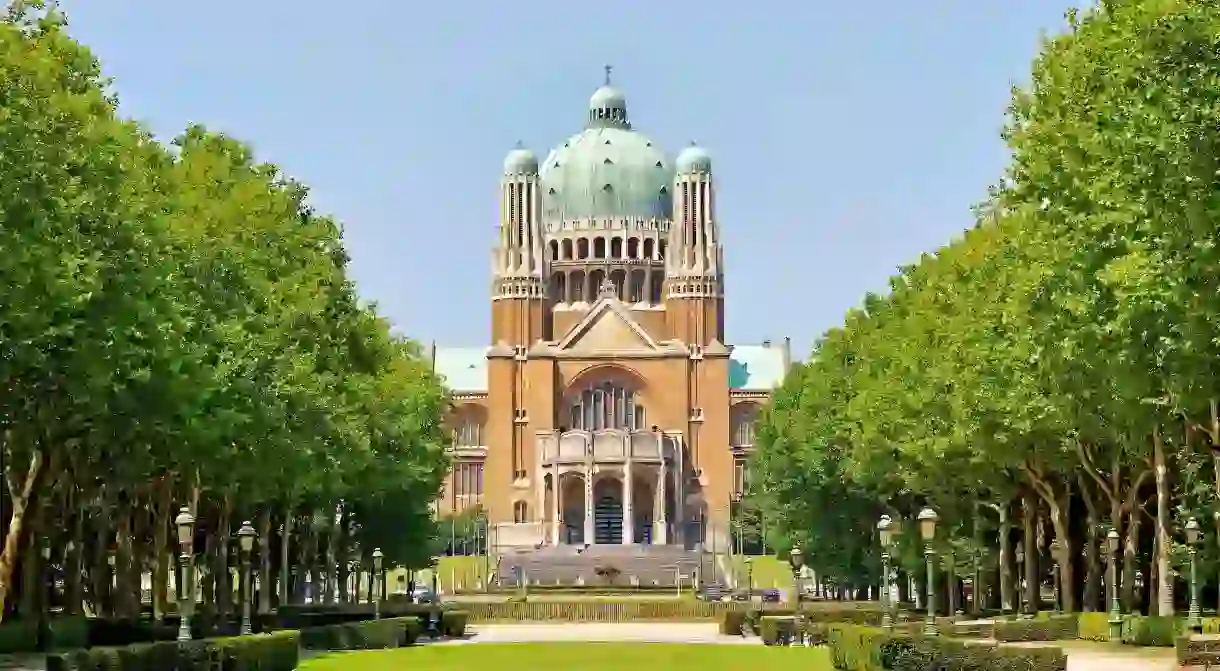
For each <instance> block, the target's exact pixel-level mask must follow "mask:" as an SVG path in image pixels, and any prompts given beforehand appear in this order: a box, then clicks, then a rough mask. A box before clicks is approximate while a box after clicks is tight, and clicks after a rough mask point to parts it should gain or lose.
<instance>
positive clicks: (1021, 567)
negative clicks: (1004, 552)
mask: <svg viewBox="0 0 1220 671" xmlns="http://www.w3.org/2000/svg"><path fill="white" fill-rule="evenodd" d="M1014 556H1015V557H1016V558H1017V619H1018V620H1021V619H1024V618H1025V617H1026V616H1027V615H1028V613H1027V612H1026V611H1027V610H1028V609H1027V608H1026V601H1025V542H1024V540H1022V542H1020V543H1017V551H1016V552H1015V553H1014Z"/></svg>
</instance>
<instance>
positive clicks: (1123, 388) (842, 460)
mask: <svg viewBox="0 0 1220 671" xmlns="http://www.w3.org/2000/svg"><path fill="white" fill-rule="evenodd" d="M1068 19H1069V21H1068V22H1069V26H1068V29H1067V30H1066V31H1065V32H1064V33H1063V34H1061V35H1059V36H1056V37H1054V38H1050V39H1047V40H1046V41H1044V43H1043V47H1042V50H1041V53H1040V55H1039V56H1038V57H1037V59H1036V61H1035V63H1034V66H1033V71H1032V77H1031V78H1030V82H1029V84H1028V85H1026V86H1024V87H1022V88H1018V89H1015V90H1014V93H1013V99H1012V104H1011V107H1010V110H1009V116H1008V119H1007V124H1006V129H1005V132H1004V137H1005V139H1006V141H1007V144H1008V146H1009V148H1010V150H1011V154H1012V157H1011V163H1010V165H1009V168H1008V170H1007V173H1006V175H1005V178H1004V179H1003V181H1002V182H1001V183H1000V184H999V185H997V186H996V187H995V188H994V189H993V190H992V193H991V194H990V196H989V198H988V199H987V202H986V203H985V205H983V206H981V207H979V208H978V210H977V225H975V226H974V227H973V228H971V229H970V230H969V231H967V232H966V233H965V235H964V236H962V237H961V238H960V239H957V240H955V241H953V242H952V243H951V244H949V245H947V246H945V247H944V248H942V249H940V250H938V251H937V252H935V253H932V254H926V255H924V256H923V257H922V258H921V259H920V260H919V261H918V262H917V263H915V264H913V265H910V266H908V267H904V268H902V269H901V272H900V273H899V274H898V275H897V276H896V277H894V278H893V279H892V280H891V291H890V292H889V294H888V295H887V296H875V295H869V296H867V297H866V298H865V300H864V304H863V306H862V307H861V308H859V309H857V310H854V311H852V312H851V313H849V314H848V315H847V318H846V320H845V323H844V324H843V326H841V327H838V328H835V329H832V330H831V331H829V332H828V333H826V334H825V336H824V337H823V338H821V340H820V341H819V342H818V344H817V345H816V347H815V350H814V352H813V354H812V357H811V360H810V361H809V362H808V363H807V364H804V365H802V366H799V367H797V368H796V370H795V371H794V373H793V375H791V376H790V378H789V379H788V380H787V381H786V383H785V384H784V386H783V388H782V389H781V390H779V392H778V393H777V395H776V397H775V400H774V403H773V406H772V407H771V408H770V410H769V412H768V413H767V415H766V416H765V417H764V418H763V420H762V421H761V424H760V427H759V442H760V443H761V447H760V450H759V452H758V454H757V457H756V459H755V462H754V464H753V475H754V483H753V486H754V493H753V496H754V497H755V499H756V501H757V502H758V503H759V505H761V506H762V508H763V509H764V510H765V511H766V514H767V517H768V519H769V520H774V523H775V526H774V527H772V528H773V529H774V532H775V540H776V541H781V542H782V541H785V540H786V541H788V542H799V543H801V545H802V549H803V550H804V552H805V556H806V557H807V559H808V562H809V563H810V565H811V566H812V567H813V568H814V569H815V570H817V571H818V572H819V574H821V575H825V576H834V577H836V578H837V579H838V580H840V581H842V582H845V583H848V584H854V585H856V586H862V585H866V584H875V581H876V576H877V575H878V571H877V567H878V554H879V552H878V548H877V535H876V531H875V524H876V521H877V519H878V517H879V516H880V515H881V514H883V513H888V514H890V515H891V516H895V517H897V518H899V519H900V520H903V521H904V523H903V524H902V525H901V526H902V527H903V529H904V530H905V531H906V533H905V534H904V536H903V540H902V542H901V544H900V547H899V549H898V550H897V554H898V557H897V558H898V560H899V562H900V564H901V565H902V566H904V567H905V568H906V569H908V570H909V571H911V572H912V573H913V574H914V575H920V574H921V573H922V571H921V570H920V559H921V558H920V550H921V547H920V545H921V544H920V542H919V541H918V533H917V532H916V530H915V525H914V524H912V523H911V521H912V520H913V518H914V516H915V514H916V513H918V511H919V509H920V508H921V507H923V506H924V505H932V506H934V507H935V508H936V509H937V510H938V511H939V512H940V514H941V518H942V520H944V521H943V522H942V524H941V533H940V539H939V540H938V541H937V545H938V546H939V548H940V549H941V551H942V554H943V555H948V554H949V552H950V551H952V558H951V559H949V561H948V564H947V568H952V569H954V570H956V571H958V572H959V574H964V573H969V572H975V571H976V569H977V571H978V572H977V573H975V578H976V579H978V582H977V583H976V584H980V583H981V584H982V585H990V586H993V587H994V586H996V585H1000V586H1001V587H1002V589H1000V590H995V589H992V590H990V591H991V592H992V593H993V594H994V595H995V596H994V601H995V602H1001V601H1002V602H1003V603H1004V604H1006V605H1008V606H1009V607H1013V606H1015V605H1016V603H1018V601H1017V599H1018V596H1017V595H1016V594H1015V590H1016V588H1017V586H1018V585H1019V584H1021V583H1020V581H1018V580H1017V579H1016V575H1017V567H1016V566H1015V565H1014V564H1015V557H1016V555H1017V546H1018V544H1020V545H1021V549H1022V550H1024V552H1023V553H1022V554H1023V557H1024V562H1023V564H1024V565H1023V567H1021V569H1022V572H1023V578H1024V581H1025V584H1026V588H1025V589H1026V590H1027V592H1026V594H1025V595H1024V601H1026V602H1027V603H1037V601H1038V595H1037V591H1036V590H1037V588H1038V585H1039V584H1040V583H1042V582H1043V579H1044V577H1045V575H1046V569H1047V568H1049V566H1050V564H1051V562H1054V563H1055V564H1057V565H1058V566H1059V571H1060V574H1061V575H1060V577H1061V579H1062V584H1063V586H1064V594H1063V605H1064V606H1065V607H1066V608H1068V609H1069V610H1074V609H1098V608H1102V607H1103V594H1102V592H1103V589H1102V586H1103V580H1104V579H1103V570H1102V569H1103V566H1104V559H1105V556H1104V555H1105V551H1104V549H1103V548H1104V542H1103V541H1104V536H1105V534H1106V533H1108V530H1109V529H1114V530H1117V531H1118V533H1120V534H1121V537H1122V547H1121V549H1120V553H1121V555H1122V556H1121V559H1120V561H1121V563H1122V570H1121V577H1120V579H1119V584H1121V593H1122V597H1123V601H1124V603H1125V606H1126V607H1127V608H1129V609H1131V608H1136V607H1140V606H1141V604H1142V605H1144V606H1146V607H1147V609H1148V610H1151V611H1153V612H1156V613H1160V614H1171V613H1172V612H1173V611H1174V608H1175V601H1177V602H1180V600H1181V599H1180V597H1179V598H1178V599H1175V596H1174V586H1175V583H1177V582H1178V579H1177V578H1176V577H1175V576H1176V575H1177V574H1178V571H1177V567H1179V566H1180V563H1181V560H1182V559H1183V555H1184V553H1183V552H1182V550H1183V540H1184V539H1183V536H1182V534H1181V533H1180V530H1181V528H1182V527H1183V526H1184V524H1185V523H1186V521H1187V519H1188V518H1191V517H1196V518H1198V520H1199V521H1200V522H1201V523H1203V524H1204V528H1205V529H1212V528H1214V530H1215V533H1214V536H1217V537H1220V516H1216V517H1214V518H1213V515H1214V514H1215V513H1217V511H1220V507H1218V505H1220V501H1218V500H1220V410H1218V407H1220V385H1218V384H1217V379H1218V377H1217V374H1218V373H1220V247H1218V237H1217V234H1218V233H1220V5H1217V4H1215V3H1208V2H1199V1H1197V0H1157V1H1152V0H1102V1H1101V2H1100V3H1099V6H1098V7H1097V8H1096V9H1093V10H1089V11H1086V12H1081V13H1075V12H1073V13H1071V14H1069V16H1068ZM1213 519H1215V520H1216V521H1215V525H1216V526H1215V527H1213V526H1212V520H1213ZM1214 540H1215V539H1214V538H1213V539H1212V542H1209V543H1208V544H1207V547H1206V548H1204V549H1203V552H1204V565H1205V566H1206V567H1207V568H1208V570H1207V572H1206V573H1209V574H1214V573H1215V569H1216V567H1217V564H1216V557H1217V552H1216V551H1215V547H1216V545H1215V542H1214ZM1056 541H1057V542H1056ZM1048 559H1049V560H1050V561H1047V560H1048ZM975 561H978V562H981V564H980V565H976V564H975V563H974V562H975ZM980 566H981V568H980ZM996 566H1002V567H1004V570H1002V571H999V575H994V574H993V575H991V576H988V570H989V567H996ZM1145 586H1146V588H1145ZM1000 592H1003V594H1002V595H1001V594H1000ZM1141 592H1147V595H1146V597H1145V598H1141ZM1001 596H1002V599H1001V598H1000V597H1001Z"/></svg>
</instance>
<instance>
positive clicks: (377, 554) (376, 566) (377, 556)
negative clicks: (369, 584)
mask: <svg viewBox="0 0 1220 671" xmlns="http://www.w3.org/2000/svg"><path fill="white" fill-rule="evenodd" d="M384 558H385V555H384V554H382V553H381V548H374V549H373V570H374V571H376V572H377V573H381V560H382V559H384Z"/></svg>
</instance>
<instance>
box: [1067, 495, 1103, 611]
mask: <svg viewBox="0 0 1220 671" xmlns="http://www.w3.org/2000/svg"><path fill="white" fill-rule="evenodd" d="M1077 479H1078V480H1079V481H1080V496H1081V498H1082V499H1084V503H1085V508H1087V510H1088V515H1087V519H1088V521H1087V524H1088V528H1087V529H1086V530H1085V535H1084V537H1085V543H1087V545H1086V546H1085V552H1084V562H1085V586H1084V595H1083V599H1082V600H1083V602H1084V603H1083V604H1081V605H1082V610H1085V611H1087V612H1095V611H1097V610H1098V605H1099V604H1100V603H1101V600H1102V590H1101V580H1102V562H1101V553H1100V550H1101V539H1100V538H1098V531H1099V530H1100V529H1101V517H1100V515H1099V514H1098V510H1097V501H1096V500H1095V499H1094V498H1093V491H1092V488H1091V487H1089V486H1088V485H1089V483H1088V480H1086V478H1085V475H1084V474H1083V473H1079V472H1078V473H1077ZM1061 589H1062V590H1071V589H1072V584H1071V583H1061ZM1072 591H1075V590H1072ZM1101 610H1103V611H1104V610H1105V608H1104V607H1103V608H1102V609H1101Z"/></svg>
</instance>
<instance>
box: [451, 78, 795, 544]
mask: <svg viewBox="0 0 1220 671" xmlns="http://www.w3.org/2000/svg"><path fill="white" fill-rule="evenodd" d="M714 186H715V185H714V180H713V178H712V172H711V161H710V159H709V158H708V157H707V154H706V153H705V152H703V150H701V149H699V148H696V147H693V146H692V147H689V148H687V149H686V150H684V151H683V152H682V153H680V154H679V155H678V157H677V160H676V161H674V162H672V163H670V161H669V159H668V158H667V157H665V155H664V154H663V153H662V152H660V150H659V149H656V148H655V147H654V145H653V143H652V142H651V140H648V139H647V138H646V137H645V136H643V135H641V134H639V133H638V132H636V131H635V130H634V129H632V128H631V125H630V123H629V122H628V118H627V109H626V102H625V99H624V98H623V96H622V94H621V93H620V92H619V91H618V90H617V89H614V88H612V87H610V86H609V83H608V82H607V86H604V87H602V88H601V89H599V90H598V91H597V92H596V93H595V94H594V96H593V98H592V99H591V100H590V104H589V110H588V121H587V125H586V128H585V130H584V131H582V132H581V133H578V134H577V135H575V136H572V137H571V138H569V139H568V140H567V141H566V142H564V143H563V145H562V146H560V147H557V148H556V149H555V150H554V151H553V152H551V154H550V155H549V156H548V157H547V159H546V161H544V162H543V164H542V165H541V167H540V166H539V163H538V161H537V159H536V158H535V157H534V155H533V154H532V153H530V152H529V151H528V150H525V149H521V148H518V149H516V150H514V151H513V152H511V153H510V154H509V156H508V158H507V159H506V160H505V166H504V177H503V179H502V182H501V196H502V203H501V204H502V208H501V210H502V212H501V221H500V234H499V240H498V242H497V244H496V246H495V249H494V252H493V255H492V258H493V260H492V275H493V279H492V291H491V293H492V301H491V338H490V341H491V344H490V346H489V347H473V348H453V347H435V346H434V348H433V351H432V356H433V360H434V365H435V367H436V370H437V372H438V373H439V374H440V375H441V376H442V377H443V379H444V381H445V383H446V385H447V386H448V388H449V389H450V390H451V393H452V402H453V414H452V416H451V418H450V422H451V426H452V429H453V434H454V445H455V447H454V455H453V456H454V468H453V471H452V473H451V475H450V477H449V479H448V480H447V482H446V488H445V493H444V496H443V497H442V499H441V501H439V502H438V509H439V511H440V512H442V513H448V512H456V511H460V510H463V509H468V508H470V507H472V506H480V507H481V508H482V509H483V510H484V511H485V512H486V514H487V516H488V519H489V522H490V524H491V527H492V531H491V533H490V538H491V541H492V543H493V544H495V545H497V546H501V547H506V546H534V545H539V544H555V545H558V544H585V543H599V544H602V543H616V544H617V543H622V544H631V543H650V544H665V543H681V544H685V545H688V546H692V545H695V544H698V543H703V544H705V545H710V546H718V547H727V544H728V525H729V515H730V507H731V502H732V500H733V498H734V495H735V494H738V493H740V491H741V490H742V488H743V486H744V478H745V473H744V460H745V458H746V457H747V456H748V454H749V451H750V450H751V449H752V446H753V435H754V432H753V423H754V419H755V417H756V416H757V413H758V411H759V409H760V407H761V404H762V403H764V402H765V401H766V399H767V398H768V396H769V394H770V391H771V390H772V389H773V388H774V387H775V386H776V385H777V384H779V383H780V382H781V381H782V379H783V376H784V374H785V373H786V371H787V369H788V367H789V366H790V364H791V355H790V348H789V344H788V341H787V339H785V340H784V341H783V342H782V343H776V344H772V343H770V342H765V343H763V344H762V345H753V346H736V347H733V346H729V345H726V344H725V334H724V292H723V288H724V276H723V272H722V269H723V250H722V249H721V247H720V242H719V241H720V229H719V222H718V221H717V220H716V217H715V210H714V194H715V188H714Z"/></svg>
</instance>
